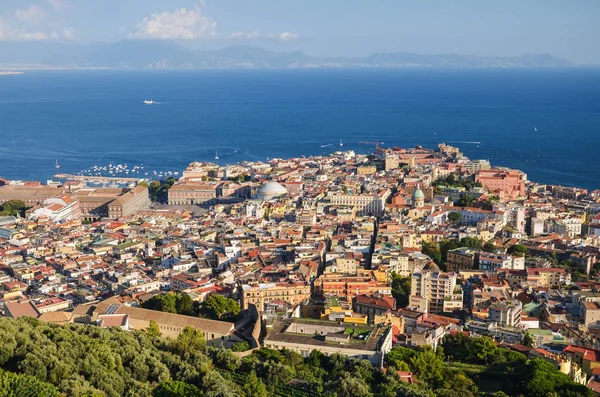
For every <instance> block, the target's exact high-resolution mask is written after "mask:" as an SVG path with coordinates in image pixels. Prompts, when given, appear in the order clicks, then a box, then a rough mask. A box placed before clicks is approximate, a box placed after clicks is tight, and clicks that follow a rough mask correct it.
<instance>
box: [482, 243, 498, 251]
mask: <svg viewBox="0 0 600 397" xmlns="http://www.w3.org/2000/svg"><path fill="white" fill-rule="evenodd" d="M496 249H497V247H496V245H495V244H493V243H490V242H487V243H485V244H484V245H483V250H484V251H485V252H496Z"/></svg>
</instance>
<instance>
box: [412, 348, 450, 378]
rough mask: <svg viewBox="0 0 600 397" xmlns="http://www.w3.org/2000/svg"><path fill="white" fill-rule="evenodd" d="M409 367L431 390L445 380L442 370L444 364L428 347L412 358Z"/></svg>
mask: <svg viewBox="0 0 600 397" xmlns="http://www.w3.org/2000/svg"><path fill="white" fill-rule="evenodd" d="M409 365H410V368H411V369H412V371H413V372H414V373H415V375H416V376H417V377H418V378H419V379H420V380H421V381H423V382H425V383H427V384H428V385H429V387H431V388H435V387H436V386H437V385H439V384H440V382H441V381H442V380H443V377H442V368H443V366H444V362H443V361H442V360H441V359H440V357H438V356H437V355H436V354H435V352H434V351H433V349H431V348H430V347H426V348H425V349H423V351H421V352H419V353H418V354H416V355H415V356H413V357H411V359H410V361H409Z"/></svg>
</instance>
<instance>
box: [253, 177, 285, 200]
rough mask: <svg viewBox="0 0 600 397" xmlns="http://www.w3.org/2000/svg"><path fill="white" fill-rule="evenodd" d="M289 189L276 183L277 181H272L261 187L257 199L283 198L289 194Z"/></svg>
mask: <svg viewBox="0 0 600 397" xmlns="http://www.w3.org/2000/svg"><path fill="white" fill-rule="evenodd" d="M287 192H288V191H287V189H286V188H285V187H283V186H282V185H281V184H279V183H277V182H275V181H271V182H268V183H265V184H264V185H262V186H261V188H260V189H258V193H257V194H256V197H257V198H258V199H260V200H270V199H272V198H273V197H277V196H282V195H284V194H287Z"/></svg>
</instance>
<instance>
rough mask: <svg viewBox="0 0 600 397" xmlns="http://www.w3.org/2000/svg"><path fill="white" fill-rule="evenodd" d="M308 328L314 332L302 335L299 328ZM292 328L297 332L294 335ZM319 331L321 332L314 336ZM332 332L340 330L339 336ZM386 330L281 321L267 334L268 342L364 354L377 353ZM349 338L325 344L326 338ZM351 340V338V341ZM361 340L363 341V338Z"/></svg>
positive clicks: (306, 320) (289, 320) (311, 322)
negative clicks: (345, 350) (321, 347)
mask: <svg viewBox="0 0 600 397" xmlns="http://www.w3.org/2000/svg"><path fill="white" fill-rule="evenodd" d="M303 325H307V326H309V327H310V330H311V332H307V333H300V332H299V330H298V329H296V328H298V327H302V326H303ZM290 328H292V329H293V330H294V331H295V332H291V331H290ZM315 329H317V330H319V331H322V332H323V334H320V333H319V331H317V332H314V330H315ZM332 329H338V331H337V332H330V331H331V330H332ZM386 330H387V327H371V326H367V325H354V324H350V323H348V324H346V323H341V324H340V323H337V322H332V321H322V320H313V319H304V318H303V319H299V318H294V319H288V320H280V321H278V322H276V323H275V324H273V327H272V328H271V329H270V330H269V332H268V333H267V336H266V337H265V342H268V341H273V342H285V343H293V344H299V345H311V346H314V347H319V346H323V347H325V346H327V347H332V346H336V347H338V348H340V349H344V348H347V349H356V350H364V351H377V346H378V344H379V341H380V340H381V337H382V336H383V335H384V333H385V331H386ZM327 336H330V337H337V338H338V339H342V338H346V339H347V342H339V341H338V342H336V341H331V340H326V337H327ZM348 336H349V338H348ZM361 336H362V338H361Z"/></svg>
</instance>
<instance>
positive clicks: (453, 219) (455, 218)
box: [448, 211, 462, 225]
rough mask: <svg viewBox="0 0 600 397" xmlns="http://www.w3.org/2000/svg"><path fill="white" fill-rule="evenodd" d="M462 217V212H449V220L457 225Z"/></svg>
mask: <svg viewBox="0 0 600 397" xmlns="http://www.w3.org/2000/svg"><path fill="white" fill-rule="evenodd" d="M460 218H462V215H461V214H460V212H456V211H453V212H451V213H449V214H448V220H449V221H450V222H452V223H453V224H455V225H458V223H459V222H460Z"/></svg>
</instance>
